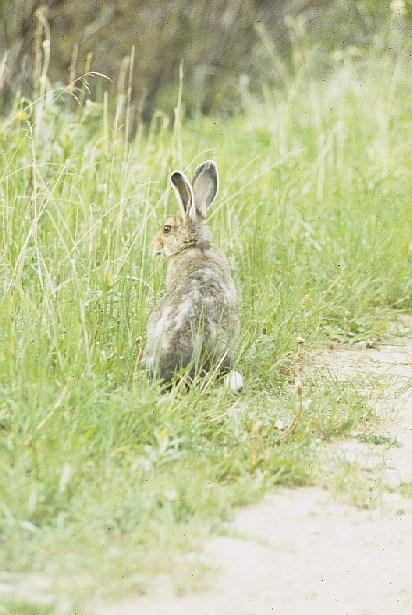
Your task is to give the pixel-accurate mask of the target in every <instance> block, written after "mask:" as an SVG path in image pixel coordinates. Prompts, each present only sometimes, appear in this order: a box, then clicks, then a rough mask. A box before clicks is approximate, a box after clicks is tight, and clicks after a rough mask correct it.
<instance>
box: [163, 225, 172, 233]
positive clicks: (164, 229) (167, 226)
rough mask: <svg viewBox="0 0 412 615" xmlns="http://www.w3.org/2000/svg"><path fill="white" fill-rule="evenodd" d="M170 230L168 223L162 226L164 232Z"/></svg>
mask: <svg viewBox="0 0 412 615" xmlns="http://www.w3.org/2000/svg"><path fill="white" fill-rule="evenodd" d="M171 230H172V227H171V226H170V224H165V225H164V227H163V232H164V233H170V231H171Z"/></svg>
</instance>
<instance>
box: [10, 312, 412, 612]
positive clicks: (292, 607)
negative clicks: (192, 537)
mask: <svg viewBox="0 0 412 615" xmlns="http://www.w3.org/2000/svg"><path fill="white" fill-rule="evenodd" d="M410 322H411V321H410V320H409V321H408V323H410ZM310 365H311V367H310V370H311V373H312V375H313V372H315V373H316V374H317V375H318V376H319V378H322V374H324V373H326V371H328V372H329V373H330V372H332V373H334V374H335V375H336V377H337V378H339V379H341V380H345V379H348V378H353V377H354V375H355V376H358V377H359V378H361V379H362V387H363V394H364V395H365V398H366V399H367V401H368V403H369V404H371V406H372V407H373V409H374V411H375V412H376V413H377V414H378V415H379V418H380V420H379V422H378V424H377V425H378V427H377V429H378V432H374V436H375V441H372V442H371V441H370V440H368V439H367V438H366V441H364V440H362V438H356V437H354V438H351V439H345V440H341V441H337V442H332V443H329V444H325V445H324V450H323V452H322V466H321V467H322V468H324V487H325V488H322V487H310V488H300V489H287V488H281V489H277V490H276V491H275V492H273V493H271V494H270V495H268V496H267V497H266V498H265V499H264V500H263V501H262V502H261V503H259V504H257V505H253V506H249V507H246V508H244V509H242V510H240V511H238V512H237V514H236V515H235V519H234V521H233V522H232V523H231V524H229V527H228V531H227V534H226V535H224V536H216V537H211V538H210V539H208V540H207V542H206V543H205V544H204V548H203V551H202V552H201V553H200V554H199V555H197V556H195V559H194V563H196V566H197V567H198V566H199V564H200V565H202V566H204V569H206V570H207V569H210V570H212V571H213V573H212V574H209V575H206V578H207V582H206V583H205V586H204V587H203V588H201V590H200V591H193V592H190V591H189V592H188V593H187V591H184V592H179V591H177V589H176V584H175V583H173V580H172V577H173V575H170V578H169V577H168V576H165V577H164V578H163V577H162V579H158V580H157V581H156V582H155V583H154V585H153V587H151V588H150V592H149V593H148V594H147V595H146V596H141V597H138V598H133V599H131V598H128V599H125V600H123V601H122V600H121V599H119V600H118V601H117V603H116V604H107V603H104V602H103V601H101V603H96V601H93V602H92V601H91V602H90V603H89V606H88V607H87V608H88V610H86V611H85V610H83V609H82V610H81V612H82V613H90V614H91V615H159V614H162V615H189V614H190V615H192V614H194V613H196V614H197V615H211V614H212V615H214V614H216V615H262V614H266V613H268V614H269V613H273V614H276V615H312V614H313V615H401V614H402V615H406V614H410V613H412V339H410V338H407V337H405V336H403V337H394V338H392V339H391V340H390V341H389V342H388V343H386V344H383V345H381V346H380V347H379V348H378V349H373V348H372V349H368V348H358V349H354V350H353V349H350V350H348V349H338V350H336V349H335V350H333V351H329V350H320V351H319V352H318V353H315V355H312V357H311V362H310ZM377 383H378V384H379V386H378V387H377V386H376V384H377ZM355 436H356V434H355ZM342 463H347V464H349V466H348V467H353V468H355V470H356V471H355V476H354V478H353V489H352V486H350V487H349V489H347V490H346V491H345V490H344V489H343V491H342V490H340V489H339V488H338V486H336V485H339V476H340V475H339V467H341V466H342ZM368 485H370V502H369V503H368V497H369V496H368V489H369V488H368ZM334 486H335V487H334ZM357 490H358V491H359V495H357ZM369 504H370V505H369ZM194 568H195V566H194ZM1 580H3V583H0V598H2V597H4V596H11V595H14V596H16V595H17V594H18V595H19V597H23V596H24V597H25V598H26V599H27V598H29V596H30V595H34V594H36V595H37V594H39V593H41V591H42V588H41V587H35V586H34V585H33V583H34V584H35V579H34V580H33V579H32V580H30V579H29V578H21V579H20V580H17V581H16V579H14V580H13V581H12V580H11V579H9V581H7V579H4V578H3V579H1V578H0V581H1ZM38 582H40V585H41V579H40V581H39V580H38ZM46 593H47V592H46ZM179 593H182V594H183V595H179Z"/></svg>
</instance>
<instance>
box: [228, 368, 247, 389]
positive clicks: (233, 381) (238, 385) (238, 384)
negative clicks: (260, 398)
mask: <svg viewBox="0 0 412 615" xmlns="http://www.w3.org/2000/svg"><path fill="white" fill-rule="evenodd" d="M224 385H225V387H227V388H228V389H230V390H231V391H233V393H240V391H242V389H243V378H242V376H241V374H239V372H236V371H235V370H232V371H231V372H229V373H228V374H226V376H225V379H224Z"/></svg>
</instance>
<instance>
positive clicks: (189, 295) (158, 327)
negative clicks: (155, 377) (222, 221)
mask: <svg viewBox="0 0 412 615" xmlns="http://www.w3.org/2000/svg"><path fill="white" fill-rule="evenodd" d="M239 328H240V327H239V319H238V316H237V311H236V290H235V285H234V283H233V280H232V277H231V274H230V268H229V264H228V262H227V260H226V258H225V256H224V255H223V254H222V253H221V252H220V251H218V250H217V249H216V248H213V247H204V248H199V247H193V248H188V249H187V250H184V251H183V252H181V253H180V254H177V255H175V256H172V257H171V258H170V261H169V267H168V273H167V279H166V292H165V294H164V296H163V297H162V298H161V299H160V301H159V302H158V303H157V304H156V305H155V307H154V308H153V311H152V313H151V314H150V317H149V320H148V323H147V344H146V349H145V353H144V362H145V364H146V365H147V366H150V367H152V366H153V367H155V366H157V367H158V370H159V375H160V377H161V378H162V380H166V381H167V380H169V379H170V377H171V376H172V374H173V372H174V371H175V370H176V369H178V368H180V367H186V366H187V365H188V364H189V363H191V362H192V361H193V363H194V365H193V369H194V370H195V369H196V367H199V366H200V365H199V364H200V363H201V364H202V365H201V366H202V368H203V369H209V368H210V365H211V364H216V365H218V364H220V369H221V370H222V371H229V370H230V369H231V368H232V366H233V343H234V341H235V339H236V337H237V335H238V334H239Z"/></svg>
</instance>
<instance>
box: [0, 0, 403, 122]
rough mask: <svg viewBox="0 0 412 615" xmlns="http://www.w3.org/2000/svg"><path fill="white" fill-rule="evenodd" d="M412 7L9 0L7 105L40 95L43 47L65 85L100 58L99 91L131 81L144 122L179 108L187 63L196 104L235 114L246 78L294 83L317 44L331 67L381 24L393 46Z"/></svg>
mask: <svg viewBox="0 0 412 615" xmlns="http://www.w3.org/2000/svg"><path fill="white" fill-rule="evenodd" d="M411 7H412V5H411V1H410V0H393V1H392V2H389V1H388V0H349V1H346V0H276V1H274V0H213V1H211V0H196V1H195V2H192V1H191V0H167V1H164V0H151V2H141V1H140V2H138V1H136V0H116V1H111V2H103V1H102V0H85V1H83V0H29V1H27V0H2V1H1V2H0V57H1V56H3V54H5V53H7V56H4V58H5V60H6V64H5V67H3V69H4V70H3V71H2V72H3V74H2V73H1V71H0V95H1V91H2V96H1V98H2V99H3V108H5V109H6V110H9V109H10V106H11V104H12V101H13V100H14V97H15V95H16V93H17V94H22V95H24V96H31V95H32V93H33V92H34V94H35V95H37V94H38V93H39V88H40V80H41V79H40V78H41V74H40V71H41V57H44V59H45V62H46V64H47V75H48V78H49V79H50V81H51V82H52V83H57V82H59V83H61V84H63V85H64V86H65V85H67V84H68V83H73V82H74V80H75V79H76V78H78V77H80V76H81V75H83V74H84V73H86V72H88V70H90V69H91V70H94V71H97V72H100V73H103V74H105V75H107V76H108V77H109V78H110V80H111V81H104V82H102V81H98V82H93V83H90V84H89V87H90V88H91V95H92V97H93V98H95V97H97V100H100V101H101V96H102V94H103V92H104V91H106V90H107V91H108V92H109V94H110V96H109V100H112V99H113V94H114V93H116V91H117V90H119V89H120V90H122V91H127V90H129V96H130V99H131V101H130V102H131V113H130V116H129V121H130V123H131V126H130V128H131V131H132V132H133V133H134V131H135V130H136V125H137V123H138V122H139V121H140V120H141V119H142V118H143V120H144V121H146V122H147V121H150V119H151V118H152V116H153V113H154V112H155V111H156V110H159V109H161V110H162V111H164V112H166V113H167V114H168V115H169V116H172V115H173V109H174V106H175V103H176V96H177V88H178V75H179V66H180V64H181V62H183V64H184V70H185V83H186V88H185V90H184V93H183V99H184V106H185V111H186V113H188V114H190V115H192V116H194V115H196V114H198V113H202V114H216V113H218V114H221V115H224V116H227V115H232V114H234V113H236V112H238V111H239V110H241V109H242V101H243V91H244V88H245V87H246V86H247V87H249V88H250V89H251V90H252V91H253V93H254V94H256V95H259V96H263V94H264V91H265V88H266V87H268V86H271V87H276V88H281V87H284V85H285V80H287V79H288V78H290V77H293V74H294V73H295V71H296V69H297V68H298V67H299V66H300V64H301V63H302V56H305V55H306V54H307V53H309V49H311V51H310V53H311V54H312V55H313V56H315V57H316V60H317V71H318V73H319V74H320V75H325V74H328V72H329V71H330V70H333V61H331V55H330V52H332V51H336V52H338V53H339V52H342V51H344V50H347V49H351V50H352V53H353V54H354V55H357V54H362V52H363V51H365V50H366V49H369V48H370V46H371V45H373V44H376V43H377V39H376V34H377V33H378V32H383V31H386V32H387V31H388V30H391V31H392V33H391V36H390V46H391V47H392V48H393V47H394V46H395V47H396V46H398V45H399V43H400V38H402V36H405V31H406V30H409V31H410V25H411V20H412V10H411ZM45 40H46V41H47V42H46V43H44V41H45ZM387 43H388V39H384V40H381V42H380V43H379V44H383V46H384V47H385V46H386V44H387ZM44 45H46V47H44ZM43 54H44V56H43ZM71 102H72V104H73V105H74V107H75V102H74V100H72V101H71Z"/></svg>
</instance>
